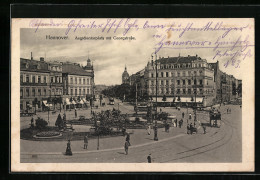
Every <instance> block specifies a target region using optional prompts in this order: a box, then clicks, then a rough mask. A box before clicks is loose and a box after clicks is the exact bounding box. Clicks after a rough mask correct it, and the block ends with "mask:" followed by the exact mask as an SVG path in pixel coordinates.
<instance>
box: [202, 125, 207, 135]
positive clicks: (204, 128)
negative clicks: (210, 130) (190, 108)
mask: <svg viewBox="0 0 260 180" xmlns="http://www.w3.org/2000/svg"><path fill="white" fill-rule="evenodd" d="M202 128H203V131H204V134H206V126H205V125H204V124H203V126H202Z"/></svg>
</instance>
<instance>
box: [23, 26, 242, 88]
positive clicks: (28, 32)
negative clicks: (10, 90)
mask: <svg viewBox="0 0 260 180" xmlns="http://www.w3.org/2000/svg"><path fill="white" fill-rule="evenodd" d="M64 32H65V29H64V28H63V29H62V28H60V29H51V28H48V29H38V30H37V32H36V33H35V30H34V29H30V28H23V29H21V31H20V40H21V41H20V56H21V58H29V59H30V56H31V52H32V53H33V58H34V59H35V60H39V59H40V57H45V58H46V59H45V60H46V61H53V60H57V61H70V62H75V63H80V64H81V65H86V63H87V59H88V57H89V58H90V59H91V60H92V62H93V64H94V70H95V83H96V84H105V85H115V84H121V82H122V79H121V78H122V73H123V71H124V68H125V66H126V67H127V71H128V73H129V74H130V75H131V74H133V73H136V72H137V71H139V70H142V69H143V68H144V67H145V66H146V65H147V63H148V61H150V60H151V54H152V53H153V52H154V50H155V49H154V48H155V45H156V44H157V43H158V42H159V41H160V40H161V38H159V40H158V39H155V38H153V35H154V34H158V33H159V34H160V32H159V31H158V30H156V29H146V30H143V29H142V30H139V31H136V32H133V31H131V32H129V33H128V34H127V35H126V36H128V37H129V36H133V37H135V39H136V40H132V41H130V40H125V41H123V40H82V41H80V40H75V38H76V36H77V37H84V36H86V37H90V36H92V37H97V36H103V37H106V36H111V37H114V36H117V37H122V36H123V35H122V32H123V30H122V29H119V30H118V31H117V32H116V33H114V32H113V31H110V32H109V33H102V32H101V30H90V29H88V30H87V31H86V30H85V29H78V30H77V31H76V32H75V33H70V34H69V35H68V37H69V39H68V40H49V39H46V36H48V35H50V36H65V33H64ZM178 35H179V34H178V33H175V32H174V33H172V34H171V35H170V36H171V37H170V38H169V39H171V40H177V39H178V38H177V37H178ZM218 35H220V34H217V33H215V34H214V35H213V34H212V33H210V32H204V33H203V34H202V33H200V34H198V33H185V35H184V36H183V37H182V40H195V41H202V40H210V39H216V37H217V36H218ZM238 35H239V34H237V35H236V36H238ZM232 38H233V36H232ZM232 38H231V39H230V38H229V40H232ZM179 54H180V55H181V56H188V55H191V56H195V55H196V54H197V55H198V56H199V57H201V58H202V59H206V60H207V62H209V63H211V62H216V61H217V60H219V61H220V69H221V70H222V71H224V72H227V73H228V74H233V75H234V76H235V77H237V78H241V70H240V69H234V68H233V67H228V68H224V66H223V64H224V60H225V59H223V58H222V59H221V58H215V59H213V56H214V54H215V52H214V51H213V50H212V49H210V50H209V49H205V48H204V49H195V48H194V49H170V48H169V49H161V50H160V51H159V52H158V57H168V56H170V57H174V56H179Z"/></svg>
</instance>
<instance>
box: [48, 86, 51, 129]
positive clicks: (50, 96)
mask: <svg viewBox="0 0 260 180" xmlns="http://www.w3.org/2000/svg"><path fill="white" fill-rule="evenodd" d="M51 85H52V83H50V100H49V102H48V104H49V106H48V124H49V125H50V102H51Z"/></svg>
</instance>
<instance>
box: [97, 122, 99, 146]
mask: <svg viewBox="0 0 260 180" xmlns="http://www.w3.org/2000/svg"><path fill="white" fill-rule="evenodd" d="M97 150H99V127H98V142H97Z"/></svg>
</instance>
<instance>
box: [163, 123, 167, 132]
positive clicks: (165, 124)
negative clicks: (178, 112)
mask: <svg viewBox="0 0 260 180" xmlns="http://www.w3.org/2000/svg"><path fill="white" fill-rule="evenodd" d="M164 130H165V132H167V121H165V123H164Z"/></svg>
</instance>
